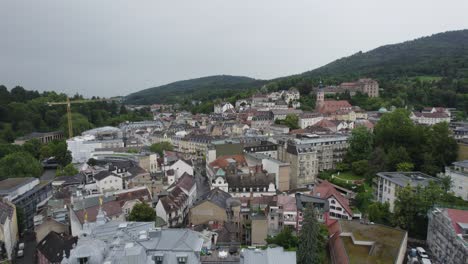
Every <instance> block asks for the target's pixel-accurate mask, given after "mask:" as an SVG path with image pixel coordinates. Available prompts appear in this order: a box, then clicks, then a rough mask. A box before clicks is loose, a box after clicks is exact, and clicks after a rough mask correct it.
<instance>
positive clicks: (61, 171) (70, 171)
mask: <svg viewBox="0 0 468 264" xmlns="http://www.w3.org/2000/svg"><path fill="white" fill-rule="evenodd" d="M78 173H79V171H78V170H77V169H76V168H75V166H73V164H71V163H70V164H68V165H67V166H65V167H60V166H59V167H58V168H57V172H56V174H55V175H56V176H73V175H76V174H78Z"/></svg>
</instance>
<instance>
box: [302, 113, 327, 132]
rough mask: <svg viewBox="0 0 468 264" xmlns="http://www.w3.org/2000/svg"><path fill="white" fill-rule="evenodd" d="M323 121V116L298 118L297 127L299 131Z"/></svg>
mask: <svg viewBox="0 0 468 264" xmlns="http://www.w3.org/2000/svg"><path fill="white" fill-rule="evenodd" d="M322 119H323V116H315V115H305V116H300V117H299V126H300V127H301V129H304V128H306V127H309V126H313V125H315V124H317V123H318V122H320V121H321V120H322Z"/></svg>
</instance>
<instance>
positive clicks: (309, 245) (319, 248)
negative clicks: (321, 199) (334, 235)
mask: <svg viewBox="0 0 468 264" xmlns="http://www.w3.org/2000/svg"><path fill="white" fill-rule="evenodd" d="M309 206H310V205H309ZM314 210H315V209H313V208H312V207H306V209H305V210H304V220H303V222H302V229H301V232H300V234H299V245H298V247H297V263H299V264H321V263H323V261H324V260H325V237H324V235H323V234H322V233H321V227H320V223H319V222H318V221H317V218H316V217H315V211H314Z"/></svg>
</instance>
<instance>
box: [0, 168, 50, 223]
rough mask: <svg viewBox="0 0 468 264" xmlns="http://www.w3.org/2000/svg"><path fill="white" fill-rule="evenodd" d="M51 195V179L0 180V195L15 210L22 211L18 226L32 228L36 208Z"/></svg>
mask: <svg viewBox="0 0 468 264" xmlns="http://www.w3.org/2000/svg"><path fill="white" fill-rule="evenodd" d="M51 196H52V181H40V180H39V179H37V178H32V177H26V178H9V179H6V180H3V181H0V197H3V198H4V199H5V200H7V201H10V202H12V203H13V204H14V205H15V206H16V210H21V211H22V214H23V218H22V219H23V220H22V222H21V223H18V226H22V227H23V228H24V229H27V230H33V228H34V215H35V214H36V211H37V208H38V207H39V206H41V205H42V204H44V202H45V201H46V200H47V199H48V198H50V197H51ZM20 231H23V230H20Z"/></svg>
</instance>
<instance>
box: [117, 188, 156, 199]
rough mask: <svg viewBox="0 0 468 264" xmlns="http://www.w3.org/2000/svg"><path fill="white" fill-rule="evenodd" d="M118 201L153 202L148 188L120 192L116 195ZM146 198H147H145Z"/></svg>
mask: <svg viewBox="0 0 468 264" xmlns="http://www.w3.org/2000/svg"><path fill="white" fill-rule="evenodd" d="M115 196H116V200H118V201H121V202H126V201H131V200H135V199H138V200H140V201H142V202H143V201H151V200H152V199H151V192H150V191H149V190H148V188H144V189H143V188H141V189H136V190H131V189H130V190H129V191H126V192H120V193H117V194H116V195H115ZM145 197H146V198H145Z"/></svg>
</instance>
